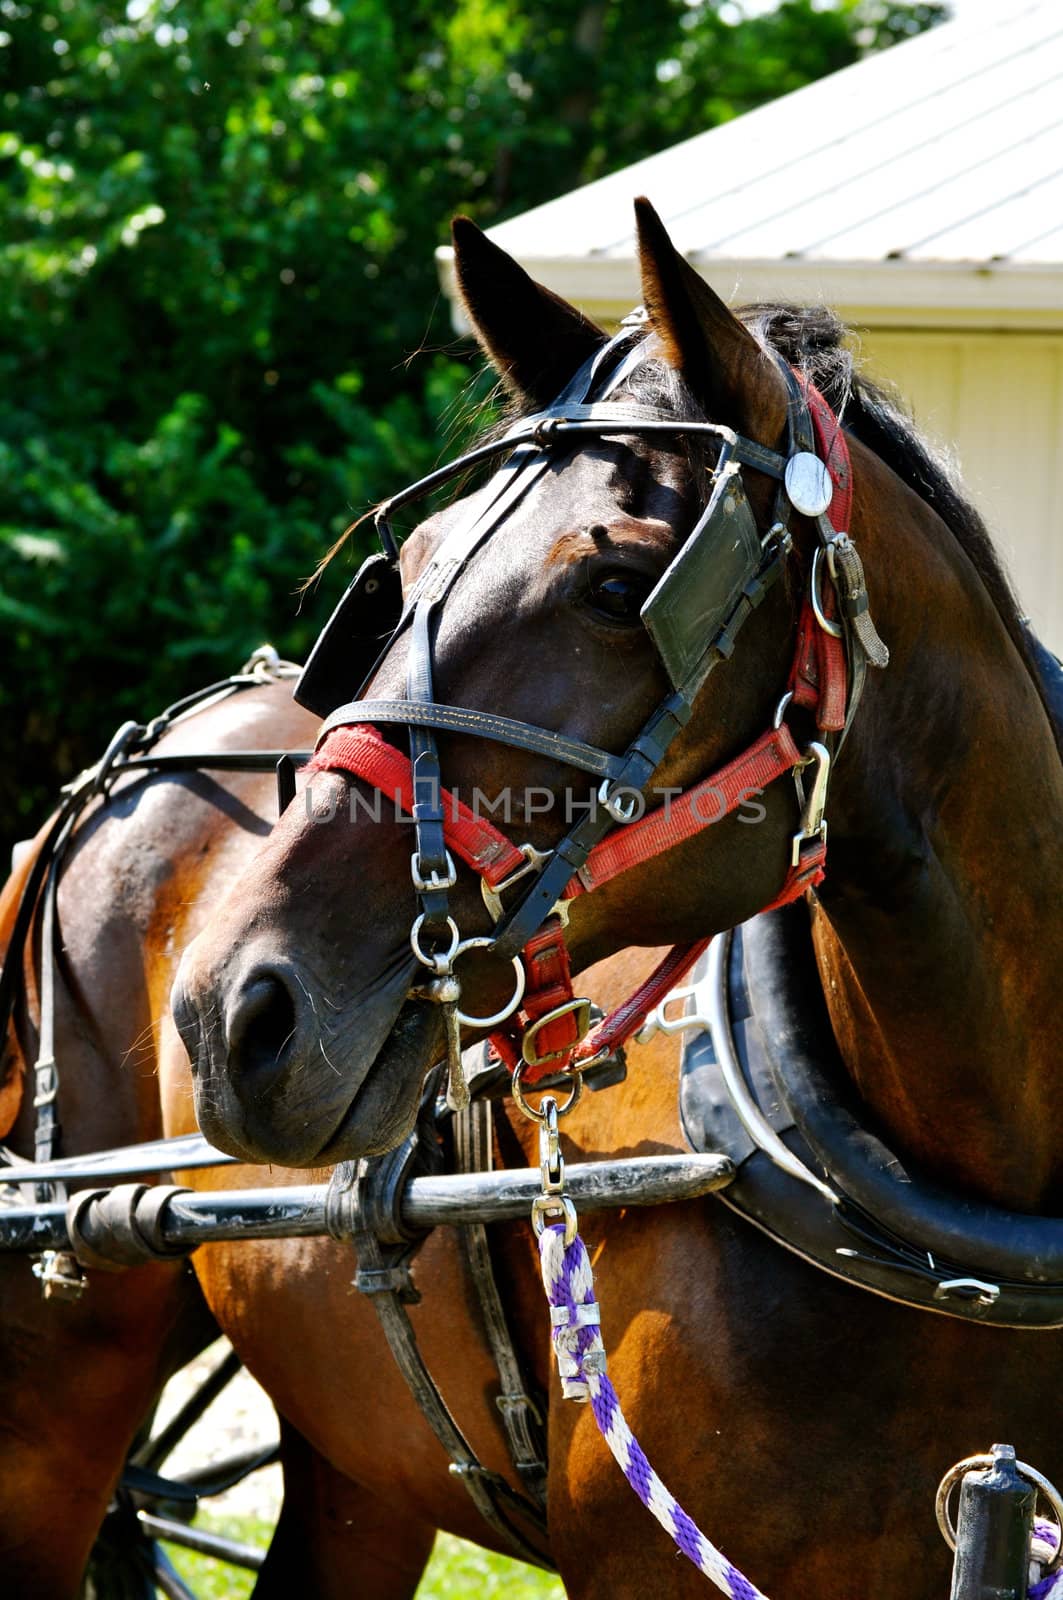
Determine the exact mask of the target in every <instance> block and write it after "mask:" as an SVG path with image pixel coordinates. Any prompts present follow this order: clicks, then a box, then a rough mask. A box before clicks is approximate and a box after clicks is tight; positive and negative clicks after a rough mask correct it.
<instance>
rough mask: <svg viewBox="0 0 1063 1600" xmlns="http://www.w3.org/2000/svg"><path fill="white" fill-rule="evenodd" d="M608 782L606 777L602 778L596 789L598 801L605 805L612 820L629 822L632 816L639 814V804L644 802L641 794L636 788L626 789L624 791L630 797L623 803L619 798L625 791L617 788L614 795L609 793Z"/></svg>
mask: <svg viewBox="0 0 1063 1600" xmlns="http://www.w3.org/2000/svg"><path fill="white" fill-rule="evenodd" d="M609 782H610V780H609V779H608V778H603V779H602V781H601V785H600V786H599V789H598V800H599V803H600V804H601V805H603V806H604V807H605V809H606V811H608V813H609V815H610V816H611V817H612V819H613V821H614V822H631V821H632V819H633V818H634V817H636V816H638V815H639V806H640V804H644V803H645V802H644V801H643V799H642V796H641V795H640V794H639V792H638V790H637V789H628V790H627V791H626V792H627V794H628V795H629V797H630V798H629V800H628V803H627V804H626V805H625V804H624V802H623V801H622V800H621V798H620V796H621V795H622V794H623V793H624V792H625V791H624V790H623V789H619V790H618V791H617V793H616V794H615V795H611V794H610V793H609Z"/></svg>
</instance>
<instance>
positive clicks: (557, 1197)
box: [531, 1094, 577, 1244]
mask: <svg viewBox="0 0 1063 1600" xmlns="http://www.w3.org/2000/svg"><path fill="white" fill-rule="evenodd" d="M568 1109H570V1107H569V1106H565V1107H560V1106H558V1103H557V1101H556V1100H555V1099H554V1097H553V1095H552V1094H547V1095H544V1096H543V1102H542V1105H541V1106H540V1108H539V1116H538V1120H539V1176H540V1180H541V1182H542V1192H541V1193H540V1194H537V1195H536V1197H535V1199H534V1200H533V1201H532V1208H531V1221H532V1228H533V1229H534V1231H535V1234H536V1236H538V1235H539V1234H541V1233H542V1231H543V1229H544V1228H545V1227H546V1226H547V1224H548V1222H550V1221H551V1220H553V1221H555V1222H557V1221H561V1220H563V1221H564V1224H565V1243H566V1244H571V1243H572V1241H573V1239H574V1238H575V1237H576V1226H577V1222H576V1208H575V1206H574V1205H573V1204H572V1201H571V1200H570V1199H569V1198H568V1196H567V1195H566V1194H565V1158H564V1156H563V1155H562V1154H561V1135H560V1133H559V1132H558V1126H557V1123H558V1118H559V1117H561V1116H563V1115H564V1112H565V1111H566V1110H568Z"/></svg>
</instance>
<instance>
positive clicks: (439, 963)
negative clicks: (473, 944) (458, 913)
mask: <svg viewBox="0 0 1063 1600" xmlns="http://www.w3.org/2000/svg"><path fill="white" fill-rule="evenodd" d="M424 915H425V914H424V912H423V911H422V912H420V913H419V915H418V916H416V917H415V918H414V922H413V927H412V928H411V929H410V949H411V950H412V951H413V953H414V955H415V956H416V957H417V959H418V961H419V962H420V963H421V965H422V966H423V967H428V968H429V970H430V971H432V972H434V973H435V974H436V975H437V977H443V976H445V974H446V973H448V972H449V971H450V969H451V967H452V966H453V964H454V955H455V952H456V951H457V948H458V946H459V944H460V943H461V934H460V933H459V932H458V925H457V923H456V922H455V921H454V918H453V917H448V918H447V929H448V931H449V933H450V948H449V950H435V951H431V950H423V949H422V948H421V929H422V928H423V927H424Z"/></svg>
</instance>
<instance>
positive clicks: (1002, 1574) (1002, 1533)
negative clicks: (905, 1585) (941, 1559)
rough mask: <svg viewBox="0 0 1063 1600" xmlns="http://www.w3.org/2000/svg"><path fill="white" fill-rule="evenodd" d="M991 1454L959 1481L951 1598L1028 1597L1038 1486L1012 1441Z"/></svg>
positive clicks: (1016, 1599)
mask: <svg viewBox="0 0 1063 1600" xmlns="http://www.w3.org/2000/svg"><path fill="white" fill-rule="evenodd" d="M992 1457H993V1459H992V1465H991V1466H989V1467H988V1468H983V1469H981V1470H974V1471H971V1472H967V1473H965V1474H964V1478H963V1482H962V1483H961V1484H960V1507H959V1514H958V1516H957V1519H956V1555H955V1558H954V1561H953V1568H952V1591H951V1595H950V1600H1027V1581H1028V1574H1029V1567H1030V1533H1031V1530H1032V1527H1033V1514H1034V1505H1035V1503H1036V1500H1037V1490H1036V1488H1035V1487H1034V1485H1033V1484H1032V1483H1027V1482H1026V1480H1025V1479H1024V1478H1022V1477H1020V1475H1019V1473H1018V1471H1017V1470H1016V1466H1015V1451H1014V1450H1013V1449H1012V1447H1011V1445H1010V1444H995V1445H994V1446H993V1450H992Z"/></svg>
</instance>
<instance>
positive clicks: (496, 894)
mask: <svg viewBox="0 0 1063 1600" xmlns="http://www.w3.org/2000/svg"><path fill="white" fill-rule="evenodd" d="M518 849H519V850H520V853H521V855H522V856H523V857H524V865H523V866H522V867H517V868H515V870H514V871H513V872H511V873H510V875H509V877H508V878H503V879H502V882H501V883H496V884H495V886H494V888H492V887H491V885H490V884H489V883H488V881H487V879H486V878H481V879H480V893H481V894H482V895H483V902H484V905H485V906H486V907H487V909H488V911H489V912H490V913H491V917H492V919H493V920H494V921H495V922H498V921H499V920H500V919H501V916H502V896H503V895H504V894H505V892H506V890H507V889H510V888H512V886H513V884H515V883H519V882H520V880H521V878H526V877H527V876H528V874H529V872H539V871H541V869H542V868H543V867H545V865H546V863H547V862H548V861H549V859H550V857H551V856H552V855H553V853H554V852H553V851H552V850H536V848H535V846H534V845H532V844H522V845H519V846H518Z"/></svg>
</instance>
